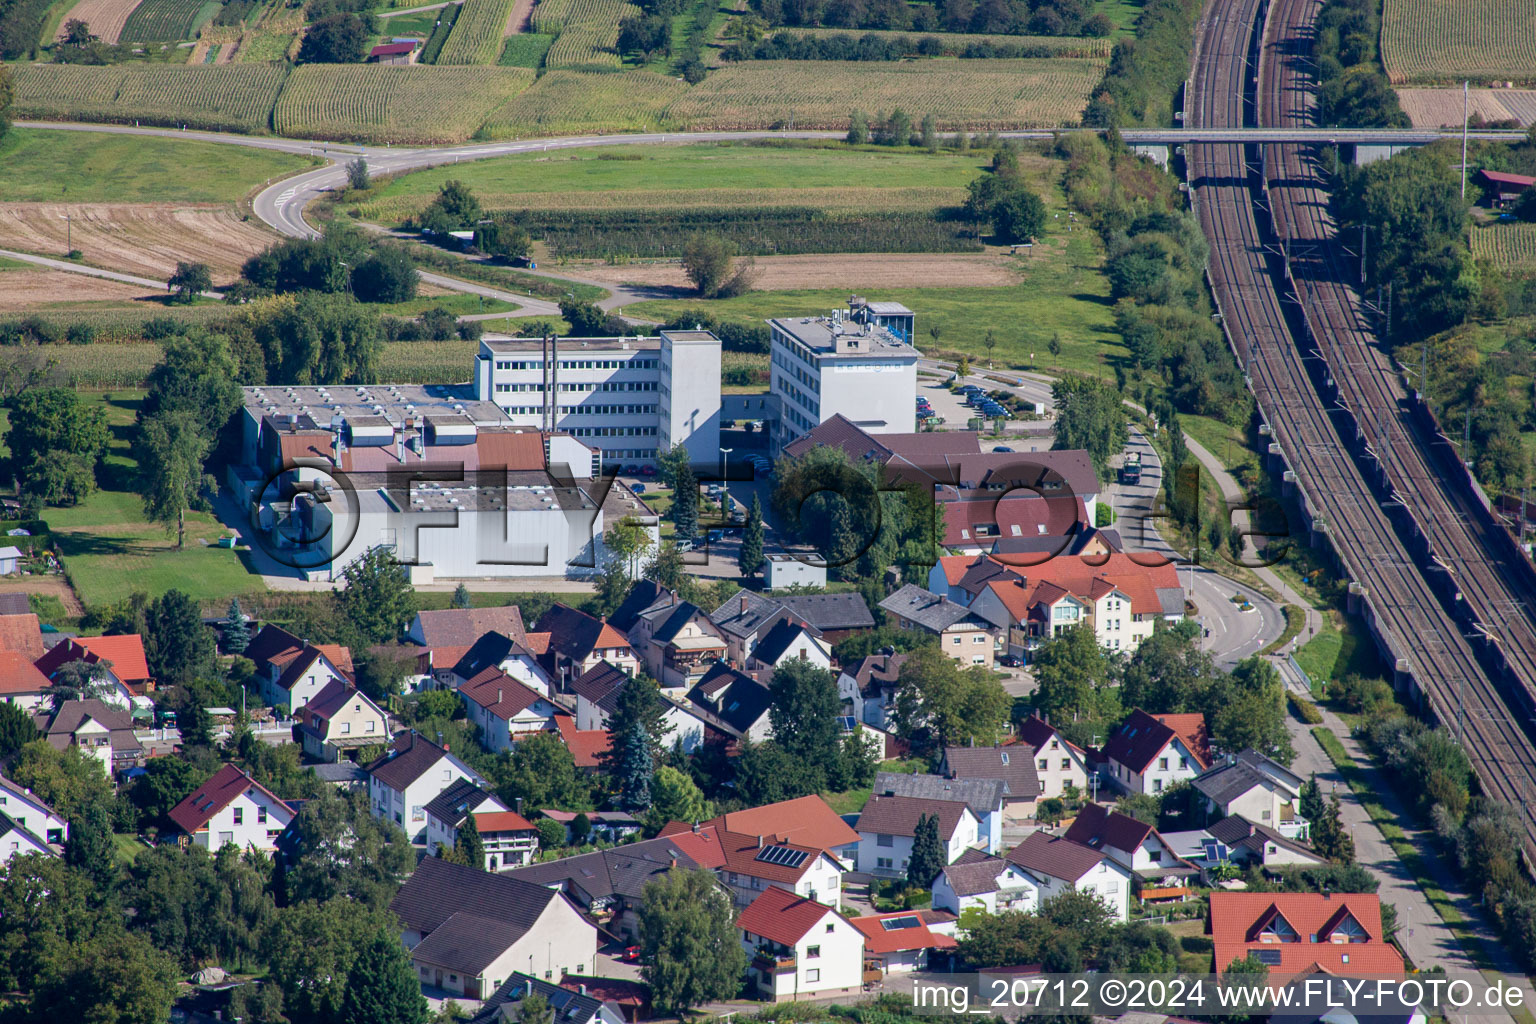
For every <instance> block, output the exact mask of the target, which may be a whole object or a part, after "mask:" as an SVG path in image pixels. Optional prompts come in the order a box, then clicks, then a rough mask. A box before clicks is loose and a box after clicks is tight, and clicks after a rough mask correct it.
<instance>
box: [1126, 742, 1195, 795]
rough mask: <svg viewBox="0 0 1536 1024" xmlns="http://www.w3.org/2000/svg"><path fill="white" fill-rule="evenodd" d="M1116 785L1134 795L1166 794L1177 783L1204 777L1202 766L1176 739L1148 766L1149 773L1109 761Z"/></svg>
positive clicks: (1182, 743)
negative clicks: (1200, 775) (1202, 775)
mask: <svg viewBox="0 0 1536 1024" xmlns="http://www.w3.org/2000/svg"><path fill="white" fill-rule="evenodd" d="M1108 764H1109V768H1110V770H1111V773H1112V776H1111V777H1112V778H1113V779H1114V780H1115V783H1116V784H1117V785H1118V786H1120V788H1122V789H1126V790H1129V791H1130V792H1132V793H1152V794H1157V793H1162V792H1164V791H1166V790H1168V789H1169V788H1171V787H1172V786H1173V784H1174V783H1176V782H1185V781H1188V780H1190V779H1193V778H1194V777H1195V776H1197V775H1199V774H1200V765H1199V762H1197V761H1196V760H1195V758H1194V755H1193V754H1191V753H1190V752H1189V748H1188V747H1186V746H1185V745H1184V741H1183V740H1182V739H1179V738H1178V737H1177V736H1175V737H1174V738H1173V739H1171V740H1169V741H1168V745H1167V746H1165V747H1164V748H1163V749H1162V751H1161V752H1160V753H1158V755H1157V756H1156V757H1154V758H1152V761H1151V763H1150V764H1148V765H1147V770H1146V771H1145V772H1134V771H1132V770H1131V769H1130V768H1129V767H1127V766H1126V765H1123V764H1121V763H1120V762H1118V761H1114V760H1111V761H1109V762H1108Z"/></svg>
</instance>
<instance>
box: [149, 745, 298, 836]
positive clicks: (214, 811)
mask: <svg viewBox="0 0 1536 1024" xmlns="http://www.w3.org/2000/svg"><path fill="white" fill-rule="evenodd" d="M294 813H295V812H294V809H293V808H292V807H290V806H289V805H288V804H286V803H284V802H283V801H282V800H280V799H278V797H277V795H276V794H274V793H273V792H272V791H271V790H269V789H267V788H266V787H265V786H263V785H262V784H261V783H259V782H257V781H256V780H255V779H253V778H251V777H250V776H249V775H247V774H246V773H245V772H244V771H242V770H241V769H240V768H239V766H237V765H233V764H226V765H225V766H224V767H223V768H220V769H219V770H218V771H217V772H216V773H215V774H214V776H213V778H211V779H209V780H208V781H207V782H205V783H203V784H202V785H201V786H199V787H197V789H195V790H193V791H192V795H191V796H189V797H187V798H186V799H185V800H183V801H182V802H181V803H179V804H177V805H176V806H175V807H173V808H171V811H170V814H169V817H170V819H171V821H173V822H175V823H176V825H177V827H179V828H180V829H181V830H182V831H183V832H184V833H186V834H187V836H189V837H190V838H191V840H192V842H193V843H195V844H196V845H198V846H201V847H202V848H203V849H205V850H207V851H208V852H209V853H218V852H219V851H220V850H222V849H223V848H224V847H226V846H229V845H231V844H233V845H235V846H237V847H239V848H241V849H253V850H266V851H267V852H269V853H270V852H271V851H272V850H275V849H276V848H277V844H276V840H277V837H278V836H279V835H280V834H281V833H282V831H283V829H285V828H287V827H288V825H289V824H290V823H291V822H292V821H293V818H294Z"/></svg>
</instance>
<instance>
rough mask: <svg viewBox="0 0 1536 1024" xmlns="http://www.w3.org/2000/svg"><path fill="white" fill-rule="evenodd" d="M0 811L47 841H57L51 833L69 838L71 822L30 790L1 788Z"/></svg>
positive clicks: (61, 840)
mask: <svg viewBox="0 0 1536 1024" xmlns="http://www.w3.org/2000/svg"><path fill="white" fill-rule="evenodd" d="M108 749H109V750H110V748H108ZM0 811H4V812H5V814H6V816H7V817H9V818H10V819H11V820H12V821H14V822H16V824H18V825H20V826H21V827H22V828H24V829H26V830H27V831H29V832H32V833H34V834H36V835H37V837H38V838H39V839H42V840H44V841H45V842H54V841H55V840H54V838H53V836H52V835H50V834H49V833H57V834H58V840H57V841H58V842H61V843H62V842H63V841H64V840H66V839H68V838H69V822H67V821H65V820H64V819H63V818H61V817H59V815H57V814H55V813H54V812H53V811H51V810H49V809H48V807H47V805H46V804H44V803H43V801H42V800H40V799H38V798H37V797H35V796H32V795H31V791H30V790H29V791H27V794H26V795H23V794H17V793H13V792H11V791H10V790H8V789H0Z"/></svg>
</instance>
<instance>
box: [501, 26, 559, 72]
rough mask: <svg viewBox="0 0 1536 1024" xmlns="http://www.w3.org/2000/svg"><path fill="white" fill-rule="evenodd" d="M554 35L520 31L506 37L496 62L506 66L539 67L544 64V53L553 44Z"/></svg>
mask: <svg viewBox="0 0 1536 1024" xmlns="http://www.w3.org/2000/svg"><path fill="white" fill-rule="evenodd" d="M554 41H555V37H554V36H546V35H540V34H539V33H537V32H520V33H518V34H517V35H514V36H508V37H507V44H506V46H505V47H504V48H503V49H502V51H501V58H500V59H499V60H497V62H496V63H498V64H500V65H501V66H502V67H506V68H539V67H543V66H544V55H545V54H547V53H548V52H549V48H550V46H551V45H553V44H554Z"/></svg>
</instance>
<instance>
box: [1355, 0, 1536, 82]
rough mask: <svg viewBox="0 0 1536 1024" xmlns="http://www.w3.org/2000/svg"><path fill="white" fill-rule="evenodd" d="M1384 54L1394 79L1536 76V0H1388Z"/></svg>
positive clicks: (1521, 78) (1514, 78)
mask: <svg viewBox="0 0 1536 1024" xmlns="http://www.w3.org/2000/svg"><path fill="white" fill-rule="evenodd" d="M1381 60H1382V63H1383V64H1384V65H1386V69H1387V76H1388V77H1389V78H1391V80H1392V83H1393V84H1394V85H1397V84H1401V83H1404V82H1445V83H1447V84H1449V83H1451V82H1460V81H1462V80H1463V79H1470V80H1472V81H1473V82H1477V83H1479V84H1482V83H1484V82H1488V81H1499V80H1503V81H1516V82H1530V81H1533V80H1536V4H1533V3H1531V0H1386V8H1385V11H1384V12H1383V15H1382V24H1381Z"/></svg>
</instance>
